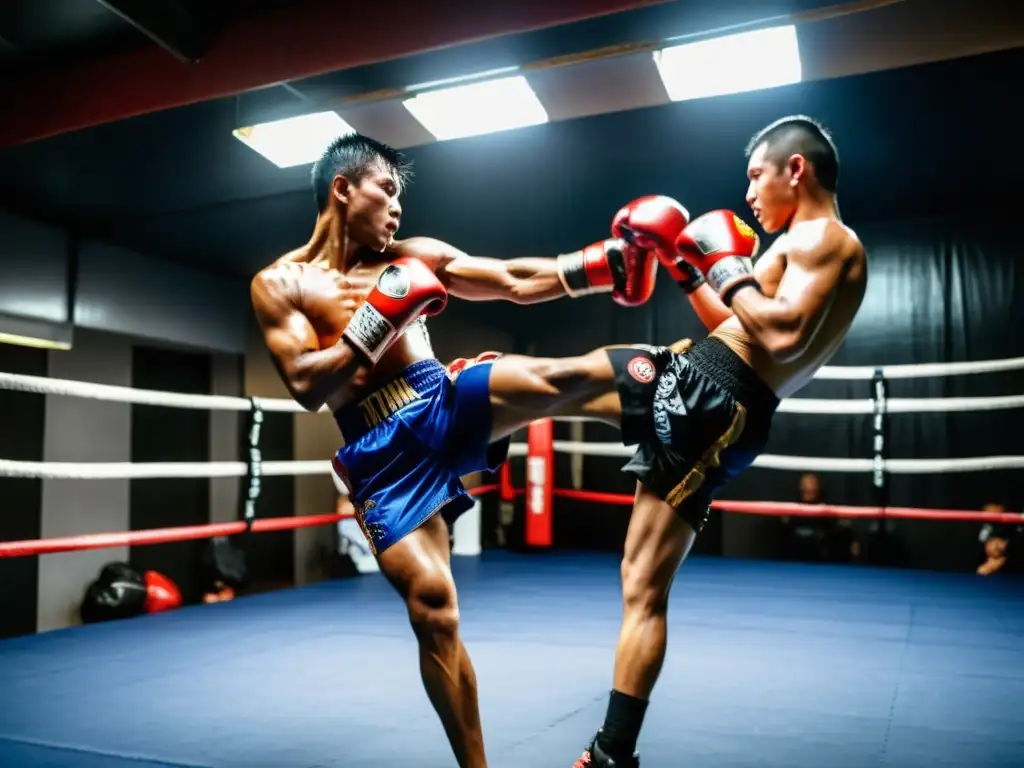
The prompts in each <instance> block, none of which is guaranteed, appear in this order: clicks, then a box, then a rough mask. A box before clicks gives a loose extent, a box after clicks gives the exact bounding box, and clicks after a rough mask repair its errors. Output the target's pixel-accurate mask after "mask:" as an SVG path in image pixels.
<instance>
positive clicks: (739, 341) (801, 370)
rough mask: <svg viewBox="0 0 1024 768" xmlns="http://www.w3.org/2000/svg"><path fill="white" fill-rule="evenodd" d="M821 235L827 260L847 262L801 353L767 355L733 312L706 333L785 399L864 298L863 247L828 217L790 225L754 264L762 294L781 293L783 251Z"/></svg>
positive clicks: (830, 350)
mask: <svg viewBox="0 0 1024 768" xmlns="http://www.w3.org/2000/svg"><path fill="white" fill-rule="evenodd" d="M823 238H829V239H830V241H834V243H833V245H832V247H833V248H834V251H835V252H834V254H833V255H831V256H830V258H836V259H843V260H846V261H847V262H848V263H847V265H846V268H845V269H844V270H843V272H842V275H841V278H840V282H839V285H838V286H837V287H836V290H835V293H834V294H833V299H832V301H831V303H830V304H829V306H828V308H827V309H826V314H825V317H824V319H823V320H822V322H821V324H820V326H819V328H818V331H817V333H816V334H815V335H814V338H813V339H812V340H811V342H810V344H809V345H807V347H806V349H805V350H804V351H803V353H802V354H800V355H798V356H797V357H796V358H794V359H792V360H788V361H786V362H778V361H776V360H774V359H772V357H771V355H770V354H769V353H768V352H767V351H766V350H765V349H764V348H763V347H762V346H760V345H759V344H758V343H757V342H756V341H754V339H753V338H752V337H751V336H750V334H749V333H747V331H746V330H745V329H744V328H743V326H742V325H741V324H740V321H739V320H738V319H737V318H736V317H735V316H733V317H730V318H728V319H727V320H726V321H725V322H723V323H722V324H721V325H720V326H718V328H716V329H715V330H714V332H713V333H712V334H711V335H712V336H714V337H716V338H718V339H720V340H721V341H723V342H724V343H725V344H727V345H728V346H729V347H730V348H731V349H732V350H733V351H734V352H736V354H738V355H739V356H740V357H741V358H742V359H743V360H745V361H746V362H747V364H748V365H750V366H751V367H752V368H753V369H754V370H755V371H756V372H757V373H758V375H759V376H760V377H761V378H762V379H763V380H764V381H765V382H766V383H767V384H768V386H770V387H771V388H772V389H773V390H774V391H775V393H776V394H777V395H778V396H779V397H780V398H785V397H789V396H790V395H792V394H793V393H794V392H797V391H798V390H800V389H802V388H803V387H804V386H806V384H807V383H808V382H810V380H811V379H812V378H814V374H815V373H816V372H817V371H818V369H819V368H821V367H822V366H823V365H825V364H826V363H827V362H828V361H829V360H830V359H831V358H832V356H833V355H834V354H835V352H836V350H837V349H838V348H839V346H840V344H842V343H843V340H844V339H845V338H846V333H847V331H848V330H849V328H850V325H851V324H852V323H853V319H854V318H855V317H856V315H857V311H858V310H859V309H860V305H861V302H862V301H863V298H864V290H865V287H866V285H867V264H866V261H865V258H864V251H863V248H862V247H861V245H860V242H859V241H858V240H857V237H856V235H855V234H854V233H853V232H852V231H851V230H849V229H847V228H846V227H845V226H843V225H842V224H840V223H839V222H836V221H834V220H826V219H821V220H815V221H809V222H804V223H801V224H797V225H795V226H794V227H793V228H792V229H791V230H790V231H789V232H787V233H786V234H784V235H782V236H781V237H780V238H779V239H778V240H776V241H775V243H774V244H773V245H772V247H771V248H769V249H768V251H766V252H765V254H764V255H763V256H762V257H761V258H760V259H758V261H757V264H756V266H755V268H754V272H755V274H756V275H757V279H758V282H759V283H760V285H761V290H762V292H763V293H764V294H765V295H766V296H769V297H775V296H776V295H777V294H780V295H783V296H785V295H786V284H785V281H786V279H787V278H786V273H787V269H788V267H789V263H788V262H789V258H788V254H789V252H790V251H791V250H795V249H797V248H800V249H809V248H813V247H816V246H817V245H819V244H820V243H821V242H822V239H823ZM798 269H799V268H798V267H796V266H795V265H794V271H793V273H792V274H791V278H790V279H791V281H792V282H793V283H796V282H797V281H799V280H800V279H801V277H800V276H798V275H797V272H798ZM780 288H781V289H782V290H781V293H780Z"/></svg>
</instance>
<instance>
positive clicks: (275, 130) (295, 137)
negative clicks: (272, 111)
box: [231, 112, 354, 168]
mask: <svg viewBox="0 0 1024 768" xmlns="http://www.w3.org/2000/svg"><path fill="white" fill-rule="evenodd" d="M353 132H354V129H353V128H352V126H350V125H349V124H348V123H346V122H345V121H344V120H342V119H341V118H340V117H338V113H337V112H315V113H313V114H311V115H300V116H298V117H289V118H287V119H285V120H275V121H273V122H271V123H260V124H259V125H251V126H249V127H247V128H236V129H235V130H234V131H232V132H231V133H232V134H233V135H234V137H235V138H236V139H238V140H239V141H241V142H242V143H243V144H245V145H246V146H247V147H249V148H250V149H253V150H255V151H256V152H259V153H260V154H261V155H263V156H264V157H265V158H267V160H269V161H270V162H272V163H273V164H274V165H276V166H277V167H278V168H291V167H292V166H295V165H306V164H309V163H313V162H316V160H317V158H319V157H320V155H321V154H323V151H324V149H326V148H327V145H328V144H330V143H331V142H332V141H334V140H335V139H336V138H338V137H339V136H341V135H343V134H346V133H353Z"/></svg>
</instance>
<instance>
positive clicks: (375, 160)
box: [312, 133, 412, 213]
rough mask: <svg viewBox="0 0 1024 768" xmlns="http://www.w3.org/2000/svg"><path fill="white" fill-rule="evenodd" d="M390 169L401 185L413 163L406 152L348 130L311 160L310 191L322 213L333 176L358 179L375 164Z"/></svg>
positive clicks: (357, 180) (371, 169)
mask: <svg viewBox="0 0 1024 768" xmlns="http://www.w3.org/2000/svg"><path fill="white" fill-rule="evenodd" d="M381 167H382V168H384V169H385V170H387V171H390V172H391V173H392V174H393V175H394V176H395V179H396V180H397V181H398V183H399V184H400V185H401V186H403V187H404V186H405V185H406V183H407V182H408V181H409V180H411V179H412V164H411V163H410V162H409V161H408V160H407V159H406V157H405V155H403V154H402V153H401V152H399V151H398V150H397V149H395V148H394V147H390V146H388V145H387V144H385V143H384V142H382V141H377V140H376V139H371V138H370V137H369V136H363V135H362V134H360V133H347V134H345V135H343V136H339V137H338V138H336V139H335V140H334V141H332V142H331V143H330V144H329V145H328V147H327V149H325V150H324V153H323V154H322V155H321V156H320V159H319V160H317V161H316V163H314V164H313V173H312V181H313V195H314V197H315V198H316V207H317V210H318V211H320V212H321V213H323V210H324V208H326V207H327V201H328V200H330V198H331V185H332V184H333V183H334V178H335V177H336V176H344V177H345V178H346V179H348V180H349V181H352V182H355V183H358V182H360V181H362V180H363V178H365V177H366V176H367V175H368V174H369V173H371V172H372V171H373V170H374V169H376V168H381Z"/></svg>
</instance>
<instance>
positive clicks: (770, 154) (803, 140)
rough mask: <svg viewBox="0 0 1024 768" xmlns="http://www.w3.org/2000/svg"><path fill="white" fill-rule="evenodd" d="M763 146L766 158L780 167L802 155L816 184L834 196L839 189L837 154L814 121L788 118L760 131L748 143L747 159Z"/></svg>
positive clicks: (822, 129) (806, 118)
mask: <svg viewBox="0 0 1024 768" xmlns="http://www.w3.org/2000/svg"><path fill="white" fill-rule="evenodd" d="M762 144H763V145H764V146H765V155H764V156H765V159H766V160H769V161H771V162H772V164H774V165H775V166H776V167H778V168H781V167H782V166H784V165H785V164H786V161H787V160H789V158H790V157H791V156H792V155H802V156H803V157H804V158H805V159H806V160H807V162H808V163H810V164H811V165H812V166H813V167H814V175H815V177H816V178H817V180H818V184H820V185H821V187H822V188H823V189H824V190H825V191H826V192H830V193H832V194H833V195H834V194H835V193H836V188H837V187H838V186H839V151H838V150H837V149H836V145H835V143H834V142H833V141H832V136H831V135H830V134H829V132H828V131H827V130H826V129H825V127H824V126H822V125H821V123H819V122H818V121H817V120H814V119H813V118H810V117H807V116H806V115H790V116H789V117H783V118H781V119H779V120H776V121H775V122H774V123H772V124H771V125H769V126H768V127H767V128H763V129H761V130H760V131H758V133H757V134H756V135H755V136H754V138H752V139H751V140H750V143H749V144H748V145H747V151H746V156H747V157H748V158H749V157H750V156H751V155H752V154H753V152H754V150H755V149H757V148H758V147H760V146H761V145H762Z"/></svg>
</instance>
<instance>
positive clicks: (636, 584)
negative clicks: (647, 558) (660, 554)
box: [622, 557, 670, 616]
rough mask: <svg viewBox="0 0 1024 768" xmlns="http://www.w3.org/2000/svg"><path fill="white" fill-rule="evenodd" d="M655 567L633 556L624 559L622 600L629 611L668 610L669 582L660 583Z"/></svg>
mask: <svg viewBox="0 0 1024 768" xmlns="http://www.w3.org/2000/svg"><path fill="white" fill-rule="evenodd" d="M660 582H661V580H660V579H658V578H657V573H656V571H655V569H653V568H651V567H649V566H648V565H647V564H646V563H644V562H641V561H637V560H634V559H631V558H628V557H627V558H624V559H623V561H622V602H623V606H624V608H625V610H626V612H627V613H630V614H634V615H636V614H641V615H650V616H653V615H656V614H664V613H667V612H668V592H669V586H670V585H669V584H662V583H660Z"/></svg>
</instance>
